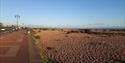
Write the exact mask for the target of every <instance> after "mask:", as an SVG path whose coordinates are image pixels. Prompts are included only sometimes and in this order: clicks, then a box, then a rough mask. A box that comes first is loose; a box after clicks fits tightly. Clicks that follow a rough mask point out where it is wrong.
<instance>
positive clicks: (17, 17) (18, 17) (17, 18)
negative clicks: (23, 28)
mask: <svg viewBox="0 0 125 63" xmlns="http://www.w3.org/2000/svg"><path fill="white" fill-rule="evenodd" d="M15 18H16V20H17V29H18V28H19V27H18V25H19V23H18V21H19V19H20V15H15Z"/></svg>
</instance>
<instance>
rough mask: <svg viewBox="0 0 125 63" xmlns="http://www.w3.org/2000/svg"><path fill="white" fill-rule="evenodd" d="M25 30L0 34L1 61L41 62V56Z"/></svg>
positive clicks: (16, 62)
mask: <svg viewBox="0 0 125 63" xmlns="http://www.w3.org/2000/svg"><path fill="white" fill-rule="evenodd" d="M32 42H33V41H32V40H31V38H30V37H29V36H28V35H27V34H26V31H25V30H21V31H17V32H12V33H9V34H7V35H3V36H0V63H41V58H40V55H39V53H38V52H37V49H36V48H35V45H34V44H33V43H32Z"/></svg>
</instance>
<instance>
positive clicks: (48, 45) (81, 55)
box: [34, 29, 125, 63]
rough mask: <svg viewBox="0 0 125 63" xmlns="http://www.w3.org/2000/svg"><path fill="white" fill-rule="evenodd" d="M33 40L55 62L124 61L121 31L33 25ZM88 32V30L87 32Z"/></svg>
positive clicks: (124, 54) (123, 40) (93, 62)
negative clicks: (36, 40)
mask: <svg viewBox="0 0 125 63" xmlns="http://www.w3.org/2000/svg"><path fill="white" fill-rule="evenodd" d="M34 31H35V32H36V35H39V36H40V40H39V42H38V43H37V45H38V46H40V47H42V48H43V50H44V52H45V54H46V55H47V56H48V58H49V59H51V60H53V61H54V62H55V63H124V62H125V35H124V32H122V34H118V33H117V34H112V33H110V34H109V31H108V33H107V32H106V33H99V34H98V33H90V31H89V30H87V31H85V30H84V31H82V30H68V29H56V30H55V29H35V30H34ZM88 32H89V33H88Z"/></svg>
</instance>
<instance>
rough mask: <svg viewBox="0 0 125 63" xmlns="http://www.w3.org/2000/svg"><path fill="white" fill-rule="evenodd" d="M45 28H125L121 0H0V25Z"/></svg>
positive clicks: (123, 1) (123, 3)
mask: <svg viewBox="0 0 125 63" xmlns="http://www.w3.org/2000/svg"><path fill="white" fill-rule="evenodd" d="M17 14H18V15H20V19H19V24H20V25H22V23H24V25H35V26H43V27H44V26H49V27H76V28H84V27H113V26H115V27H117V26H118V27H125V0H0V22H2V23H4V24H16V19H15V17H14V16H15V15H17Z"/></svg>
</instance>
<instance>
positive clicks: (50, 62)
mask: <svg viewBox="0 0 125 63" xmlns="http://www.w3.org/2000/svg"><path fill="white" fill-rule="evenodd" d="M29 31H30V34H29V35H30V36H31V38H32V39H33V40H34V41H35V42H36V41H37V39H40V36H38V35H37V36H35V35H34V33H35V32H34V31H33V30H32V29H31V30H29ZM34 44H35V43H34ZM36 48H37V49H38V51H39V53H40V57H41V60H42V63H57V62H56V61H53V60H51V59H49V58H48V57H47V55H46V54H45V52H44V49H43V48H42V47H41V46H38V45H36Z"/></svg>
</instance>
